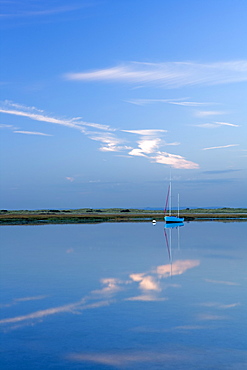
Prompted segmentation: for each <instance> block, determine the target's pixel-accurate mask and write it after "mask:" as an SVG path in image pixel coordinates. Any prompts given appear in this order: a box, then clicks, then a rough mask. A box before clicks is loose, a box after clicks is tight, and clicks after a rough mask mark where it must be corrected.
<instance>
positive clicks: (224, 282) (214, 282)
mask: <svg viewBox="0 0 247 370" xmlns="http://www.w3.org/2000/svg"><path fill="white" fill-rule="evenodd" d="M204 280H205V281H206V282H207V283H212V284H223V285H230V286H235V285H240V284H238V283H235V282H233V281H225V280H212V279H204Z"/></svg>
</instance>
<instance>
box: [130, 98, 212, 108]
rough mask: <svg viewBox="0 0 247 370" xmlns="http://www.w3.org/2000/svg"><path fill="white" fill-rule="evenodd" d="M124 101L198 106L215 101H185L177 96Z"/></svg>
mask: <svg viewBox="0 0 247 370" xmlns="http://www.w3.org/2000/svg"><path fill="white" fill-rule="evenodd" d="M126 102H127V103H131V104H135V105H147V104H152V103H167V104H175V105H182V106H184V107H199V106H205V105H212V104H215V103H202V102H193V101H185V98H178V99H132V100H126Z"/></svg>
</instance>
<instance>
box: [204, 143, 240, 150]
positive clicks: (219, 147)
mask: <svg viewBox="0 0 247 370" xmlns="http://www.w3.org/2000/svg"><path fill="white" fill-rule="evenodd" d="M238 145H239V144H228V145H221V146H212V147H210V148H203V149H202V150H211V149H224V148H230V147H232V146H238Z"/></svg>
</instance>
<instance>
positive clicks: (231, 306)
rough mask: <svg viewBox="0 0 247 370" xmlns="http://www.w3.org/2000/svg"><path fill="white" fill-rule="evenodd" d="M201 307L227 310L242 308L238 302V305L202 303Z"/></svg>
mask: <svg viewBox="0 0 247 370" xmlns="http://www.w3.org/2000/svg"><path fill="white" fill-rule="evenodd" d="M200 306H203V307H212V308H217V309H223V310H226V309H228V308H235V307H238V306H240V303H239V302H237V303H230V304H222V303H218V302H205V303H201V304H200Z"/></svg>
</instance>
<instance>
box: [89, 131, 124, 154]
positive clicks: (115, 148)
mask: <svg viewBox="0 0 247 370" xmlns="http://www.w3.org/2000/svg"><path fill="white" fill-rule="evenodd" d="M88 136H89V138H90V139H91V140H95V141H99V142H101V143H102V144H103V145H102V146H101V147H100V150H101V151H102V152H119V151H122V150H124V149H130V147H128V146H124V145H120V144H123V143H124V140H123V139H120V138H118V137H117V136H116V135H114V134H110V133H89V134H88Z"/></svg>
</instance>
